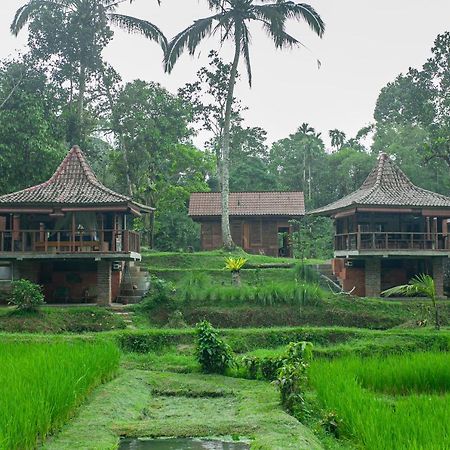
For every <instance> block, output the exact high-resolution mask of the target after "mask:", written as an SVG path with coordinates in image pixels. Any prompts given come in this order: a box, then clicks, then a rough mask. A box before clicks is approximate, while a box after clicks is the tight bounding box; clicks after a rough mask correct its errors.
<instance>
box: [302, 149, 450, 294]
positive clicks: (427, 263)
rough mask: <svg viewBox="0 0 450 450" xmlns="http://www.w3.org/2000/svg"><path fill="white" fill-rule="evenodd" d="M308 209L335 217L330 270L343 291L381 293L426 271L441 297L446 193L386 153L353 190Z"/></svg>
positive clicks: (449, 208)
mask: <svg viewBox="0 0 450 450" xmlns="http://www.w3.org/2000/svg"><path fill="white" fill-rule="evenodd" d="M310 214H316V215H322V216H329V217H331V218H333V219H334V225H335V236H334V255H335V259H334V261H333V270H334V273H335V275H336V276H337V277H338V279H339V280H340V282H341V283H342V285H343V288H344V289H345V290H346V291H351V290H352V289H354V293H355V294H356V295H360V296H368V297H369V296H370V297H371V296H379V295H380V292H382V291H383V290H385V289H388V288H390V287H393V286H396V285H399V284H406V283H407V282H408V281H409V280H410V279H411V278H412V277H413V276H415V275H417V274H421V273H427V274H430V275H431V276H433V277H434V280H435V283H436V289H437V292H438V295H439V296H443V262H444V260H446V259H447V258H448V257H449V256H450V237H449V229H448V224H449V219H450V197H446V196H444V195H441V194H437V193H434V192H430V191H427V190H425V189H422V188H420V187H417V186H415V185H414V184H413V183H412V182H411V181H410V180H409V179H408V177H407V176H406V175H405V174H404V173H403V172H402V171H401V170H400V169H399V167H398V166H397V165H396V164H395V163H394V162H393V161H392V160H391V159H390V158H389V156H388V155H387V154H385V153H381V154H380V155H379V157H378V162H377V165H376V167H375V168H374V169H373V171H372V172H371V173H370V174H369V176H368V177H367V179H366V180H365V181H364V183H363V185H362V186H361V187H360V188H359V189H358V190H357V191H355V192H353V193H352V194H350V195H347V196H346V197H344V198H342V199H341V200H338V201H336V202H334V203H331V204H329V205H327V206H324V207H322V208H319V209H316V210H314V211H311V212H310Z"/></svg>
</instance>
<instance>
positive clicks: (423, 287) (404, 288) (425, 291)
mask: <svg viewBox="0 0 450 450" xmlns="http://www.w3.org/2000/svg"><path fill="white" fill-rule="evenodd" d="M381 294H382V295H385V296H386V297H392V296H395V295H404V296H406V297H413V296H415V295H418V294H421V295H425V296H427V297H429V298H430V299H431V300H432V301H433V302H434V299H435V297H436V287H435V283H434V280H433V278H432V277H430V275H427V274H419V275H416V276H415V277H414V278H412V279H411V280H410V281H409V283H408V284H403V285H400V286H395V287H393V288H390V289H386V290H385V291H383V292H382V293H381Z"/></svg>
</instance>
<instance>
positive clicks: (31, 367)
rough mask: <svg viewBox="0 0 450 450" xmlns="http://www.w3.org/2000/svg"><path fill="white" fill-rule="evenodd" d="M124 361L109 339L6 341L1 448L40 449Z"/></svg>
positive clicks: (0, 362)
mask: <svg viewBox="0 0 450 450" xmlns="http://www.w3.org/2000/svg"><path fill="white" fill-rule="evenodd" d="M118 362H119V352H118V351H117V349H116V347H115V346H114V345H113V344H111V343H108V342H70V343H65V342H52V343H50V342H42V343H32V342H23V343H20V342H3V343H2V345H1V346H0V397H1V399H2V401H1V404H0V447H1V448H5V449H10V448H11V449H12V448H16V449H18V448H20V449H34V448H36V447H37V444H38V442H39V441H40V440H42V439H44V438H45V437H46V436H47V435H48V434H49V433H51V432H53V431H56V430H57V429H59V428H60V427H61V426H62V425H63V424H64V423H65V422H66V421H67V419H68V418H69V417H70V416H71V415H72V414H73V410H74V408H76V407H77V406H78V405H79V404H80V403H81V402H82V400H83V399H84V398H85V397H86V395H87V394H88V393H89V392H90V391H91V390H92V388H93V387H95V386H96V385H98V384H100V383H102V382H104V381H106V380H109V379H110V378H111V377H112V376H113V375H114V373H115V371H116V369H117V367H118Z"/></svg>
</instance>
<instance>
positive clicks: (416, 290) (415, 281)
mask: <svg viewBox="0 0 450 450" xmlns="http://www.w3.org/2000/svg"><path fill="white" fill-rule="evenodd" d="M381 294H382V295H385V296H386V297H392V296H399V295H401V296H403V295H404V296H406V297H416V296H418V295H423V296H425V297H428V298H429V299H430V300H431V302H432V304H433V308H434V324H435V327H436V330H439V328H440V324H439V311H438V305H437V295H436V286H435V284H434V280H433V278H432V277H430V275H426V274H420V275H416V276H415V277H414V278H412V279H411V280H410V281H409V283H408V284H403V285H400V286H395V287H393V288H391V289H387V290H386V291H383V292H382V293H381Z"/></svg>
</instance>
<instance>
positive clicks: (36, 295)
mask: <svg viewBox="0 0 450 450" xmlns="http://www.w3.org/2000/svg"><path fill="white" fill-rule="evenodd" d="M9 303H10V304H12V305H16V306H17V308H18V309H21V310H33V309H36V308H38V307H39V306H41V305H43V304H44V303H45V298H44V294H43V293H42V287H41V286H39V285H38V284H35V283H33V282H32V281H29V280H24V279H22V280H18V281H14V282H13V283H12V292H11V297H10V299H9Z"/></svg>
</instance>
